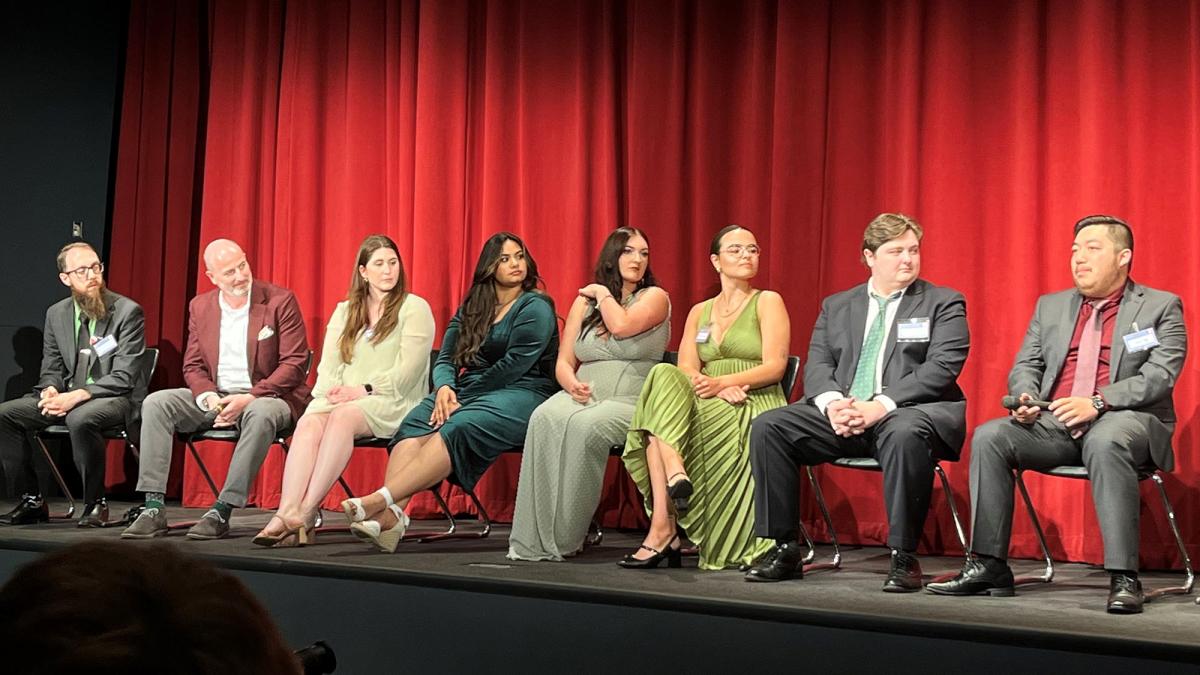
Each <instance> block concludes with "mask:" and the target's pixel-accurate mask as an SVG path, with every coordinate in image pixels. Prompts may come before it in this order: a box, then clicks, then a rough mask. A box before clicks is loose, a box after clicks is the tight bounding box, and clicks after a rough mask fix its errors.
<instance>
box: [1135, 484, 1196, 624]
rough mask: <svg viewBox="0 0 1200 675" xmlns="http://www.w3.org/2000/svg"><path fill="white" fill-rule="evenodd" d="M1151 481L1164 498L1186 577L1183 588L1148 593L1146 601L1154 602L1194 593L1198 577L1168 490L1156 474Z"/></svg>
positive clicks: (1168, 521)
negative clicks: (1193, 589) (1163, 598)
mask: <svg viewBox="0 0 1200 675" xmlns="http://www.w3.org/2000/svg"><path fill="white" fill-rule="evenodd" d="M1150 479H1151V480H1153V481H1154V484H1155V485H1156V486H1157V487H1158V494H1159V496H1161V497H1162V503H1163V509H1165V510H1166V512H1167V523H1168V524H1170V526H1171V533H1172V534H1174V535H1175V545H1176V546H1178V547H1179V557H1180V559H1181V560H1182V561H1183V572H1184V574H1185V575H1186V576H1185V577H1184V582H1183V585H1182V586H1168V587H1166V588H1159V589H1155V590H1153V591H1149V592H1147V593H1146V600H1147V601H1150V600H1154V599H1155V598H1159V597H1162V596H1164V595H1188V594H1189V593H1191V592H1192V586H1193V584H1194V583H1195V580H1196V576H1195V574H1194V573H1193V572H1192V559H1191V558H1190V557H1189V556H1188V553H1187V547H1186V546H1184V545H1183V537H1181V536H1179V525H1178V523H1176V521H1175V509H1174V507H1172V506H1171V500H1170V499H1169V498H1168V497H1167V488H1166V486H1164V485H1163V480H1162V476H1160V475H1159V474H1158V473H1157V472H1155V473H1153V474H1151V475H1150Z"/></svg>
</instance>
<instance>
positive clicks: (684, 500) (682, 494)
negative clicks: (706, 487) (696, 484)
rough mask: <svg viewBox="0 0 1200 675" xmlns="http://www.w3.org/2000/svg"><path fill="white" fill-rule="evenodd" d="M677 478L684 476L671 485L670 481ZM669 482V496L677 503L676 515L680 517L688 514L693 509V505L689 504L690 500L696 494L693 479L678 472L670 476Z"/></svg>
mask: <svg viewBox="0 0 1200 675" xmlns="http://www.w3.org/2000/svg"><path fill="white" fill-rule="evenodd" d="M675 476H683V478H681V479H679V480H678V481H676V482H674V483H671V482H670V480H671V479H672V478H674V477H675ZM667 481H668V482H667V496H668V497H670V498H671V501H673V502H674V503H675V513H678V514H679V515H683V514H685V513H687V512H688V509H690V508H692V505H691V504H690V503H688V498H689V497H691V496H692V492H694V489H693V488H692V481H691V479H689V478H688V476H687V474H686V473H684V472H682V471H678V472H676V473H673V474H671V475H670V476H668V477H667Z"/></svg>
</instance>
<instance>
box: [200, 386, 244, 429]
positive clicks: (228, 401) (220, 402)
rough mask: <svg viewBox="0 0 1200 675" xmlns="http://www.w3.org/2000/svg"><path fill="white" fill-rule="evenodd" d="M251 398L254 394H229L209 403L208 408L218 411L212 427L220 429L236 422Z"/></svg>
mask: <svg viewBox="0 0 1200 675" xmlns="http://www.w3.org/2000/svg"><path fill="white" fill-rule="evenodd" d="M253 400H254V394H230V395H228V396H222V397H220V398H218V399H217V401H216V403H209V409H210V410H216V411H218V412H217V416H216V418H215V419H213V428H214V429H221V428H223V427H231V426H233V425H234V424H236V423H237V421H238V418H239V417H241V416H242V412H243V411H245V410H246V406H248V405H250V402H251V401H253Z"/></svg>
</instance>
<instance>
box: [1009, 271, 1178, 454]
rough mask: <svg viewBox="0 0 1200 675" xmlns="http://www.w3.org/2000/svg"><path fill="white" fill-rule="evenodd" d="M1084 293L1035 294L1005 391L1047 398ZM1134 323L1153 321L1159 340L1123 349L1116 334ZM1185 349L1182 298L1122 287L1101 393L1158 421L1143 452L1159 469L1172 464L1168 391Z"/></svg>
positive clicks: (1132, 286)
mask: <svg viewBox="0 0 1200 675" xmlns="http://www.w3.org/2000/svg"><path fill="white" fill-rule="evenodd" d="M1082 304H1083V296H1081V295H1080V294H1079V292H1078V291H1076V290H1075V289H1071V290H1068V291H1060V292H1058V293H1051V294H1049V295H1043V296H1042V297H1040V298H1038V302H1037V307H1036V308H1035V309H1034V311H1033V319H1032V320H1031V321H1030V322H1029V330H1027V331H1026V332H1025V340H1024V342H1022V343H1021V351H1020V352H1018V353H1017V360H1016V363H1014V364H1013V367H1012V370H1011V371H1010V372H1009V374H1008V392H1009V393H1010V394H1012V395H1013V396H1019V395H1020V394H1023V393H1028V394H1035V395H1036V396H1037V398H1041V399H1046V398H1047V397H1049V396H1050V394H1051V391H1053V389H1054V383H1055V382H1056V381H1057V380H1058V375H1059V373H1060V372H1062V367H1063V363H1064V362H1065V361H1066V358H1067V350H1068V349H1069V348H1070V346H1071V335H1072V334H1073V333H1074V332H1075V321H1076V319H1077V318H1078V316H1079V307H1080V305H1082ZM1135 323H1136V324H1137V326H1138V329H1140V330H1144V329H1146V328H1154V332H1155V334H1156V336H1157V337H1158V341H1159V345H1158V346H1157V347H1152V348H1150V349H1147V350H1145V351H1140V352H1135V353H1129V352H1128V351H1126V349H1125V340H1124V339H1123V336H1125V335H1128V334H1130V333H1132V332H1134V329H1133V324H1135ZM1185 356H1187V329H1186V328H1185V327H1184V325H1183V301H1182V300H1180V299H1179V296H1177V295H1175V294H1173V293H1167V292H1166V291H1160V290H1157V289H1153V288H1150V287H1148V286H1142V285H1141V284H1137V283H1134V281H1133V280H1132V279H1130V280H1129V283H1128V284H1126V286H1125V295H1123V296H1122V297H1121V306H1120V309H1118V310H1117V325H1116V327H1115V328H1114V329H1113V336H1112V352H1111V356H1110V359H1111V361H1112V363H1111V365H1110V367H1109V382H1108V384H1104V385H1102V386H1100V394H1101V395H1102V396H1104V400H1105V401H1107V402H1108V404H1109V406H1111V407H1112V408H1113V409H1114V410H1134V411H1139V412H1144V413H1147V414H1149V415H1153V416H1154V417H1156V418H1158V420H1159V421H1160V422H1162V426H1161V427H1160V426H1158V425H1147V429H1148V430H1149V431H1150V433H1151V435H1152V438H1151V439H1150V443H1151V445H1150V451H1151V455H1152V457H1153V458H1154V463H1155V465H1157V466H1158V467H1159V468H1161V469H1164V470H1166V471H1170V470H1171V469H1173V468H1174V467H1175V456H1174V453H1173V452H1172V450H1171V434H1172V432H1173V431H1174V430H1175V401H1174V399H1173V398H1172V392H1173V391H1174V389H1175V381H1176V380H1177V379H1178V378H1179V373H1180V371H1182V370H1183V360H1184V357H1185Z"/></svg>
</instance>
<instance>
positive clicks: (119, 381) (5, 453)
mask: <svg viewBox="0 0 1200 675" xmlns="http://www.w3.org/2000/svg"><path fill="white" fill-rule="evenodd" d="M58 278H59V280H60V281H61V282H62V283H63V285H64V286H66V287H68V288H70V289H71V297H69V298H65V299H63V300H61V301H59V302H57V303H55V304H53V305H51V306H50V309H48V310H47V311H46V329H45V333H44V335H45V338H44V341H43V347H42V372H41V376H40V377H39V379H38V384H37V386H36V387H34V390H33V392H32V393H30V394H29V395H28V396H25V397H23V398H19V399H15V400H12V401H6V402H4V403H2V404H0V459H2V460H3V462H4V473H5V475H6V476H7V477H8V481H9V490H10V493H12V494H20V495H21V501H20V502H19V503H18V504H17V506H16V508H14V509H13V510H12V511H10V512H8V513H6V514H4V515H0V524H3V525H28V524H32V523H40V522H45V521H47V520H48V519H49V512H48V510H47V508H46V502H45V500H44V499H43V498H42V494H41V490H40V488H39V486H38V480H37V475H36V474H35V473H34V471H33V466H32V462H31V459H32V450H31V448H30V446H29V440H30V439H29V438H28V435H29V434H30V433H31V432H35V431H38V430H40V429H44V428H46V427H48V426H50V425H52V424H63V425H66V427H67V430H68V431H69V432H70V437H71V452H72V456H73V458H74V460H75V466H76V468H77V469H79V475H80V476H81V477H82V478H83V498H84V501H85V502H86V506H85V507H84V509H83V515H82V516H81V517H80V519H79V527H99V526H101V524H102V523H104V522H105V521H107V520H108V505H107V504H106V503H105V501H104V464H105V456H104V450H105V445H106V441H105V440H104V435H103V430H104V429H107V428H111V427H116V426H120V425H122V424H124V425H125V428H126V430H127V431H129V432H130V437H131V438H136V437H137V434H136V428H135V427H136V424H137V421H138V414H139V411H140V410H141V401H142V399H144V398H145V397H146V386H147V383H146V382H144V381H142V377H143V376H142V375H141V374H140V373H141V370H140V365H141V359H142V357H143V352H144V351H145V347H146V340H145V319H144V318H143V316H142V308H141V307H140V306H139V305H138V304H137V303H136V302H134V301H133V300H130V299H129V298H127V297H125V296H123V295H118V294H116V293H113V292H112V291H110V290H108V289H107V288H106V287H105V286H104V264H103V263H101V262H100V257H99V256H98V255H97V254H96V251H95V249H93V248H92V247H91V246H90V245H89V244H87V243H86V242H82V241H77V242H72V243H70V244H67V245H66V246H64V247H63V248H62V250H60V251H59V252H58Z"/></svg>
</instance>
